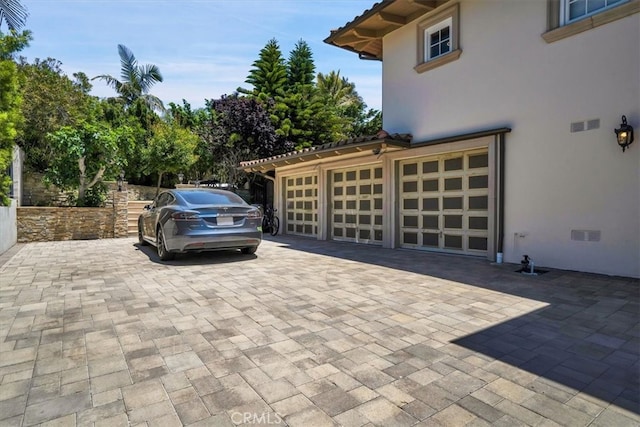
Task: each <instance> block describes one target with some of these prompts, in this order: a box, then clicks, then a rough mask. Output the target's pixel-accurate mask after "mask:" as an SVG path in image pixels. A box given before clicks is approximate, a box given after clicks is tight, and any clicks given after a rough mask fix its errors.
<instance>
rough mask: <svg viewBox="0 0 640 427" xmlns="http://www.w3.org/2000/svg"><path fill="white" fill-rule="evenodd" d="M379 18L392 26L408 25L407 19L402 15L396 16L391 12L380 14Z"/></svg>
mask: <svg viewBox="0 0 640 427" xmlns="http://www.w3.org/2000/svg"><path fill="white" fill-rule="evenodd" d="M378 18H379V19H380V20H381V21H384V22H386V23H387V24H390V25H395V26H398V27H401V26H403V25H405V24H406V23H407V18H406V17H404V16H400V15H394V14H392V13H389V12H378Z"/></svg>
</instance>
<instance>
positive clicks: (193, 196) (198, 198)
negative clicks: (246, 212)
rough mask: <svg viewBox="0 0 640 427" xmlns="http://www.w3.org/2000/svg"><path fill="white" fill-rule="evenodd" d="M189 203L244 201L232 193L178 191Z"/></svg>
mask: <svg viewBox="0 0 640 427" xmlns="http://www.w3.org/2000/svg"><path fill="white" fill-rule="evenodd" d="M180 195H181V196H182V198H183V199H184V200H185V201H186V202H187V203H189V204H190V205H244V204H246V202H245V201H244V200H243V199H242V198H241V197H240V196H238V195H236V194H234V193H218V192H215V193H214V192H209V191H186V192H182V193H180Z"/></svg>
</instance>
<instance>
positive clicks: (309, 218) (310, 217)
mask: <svg viewBox="0 0 640 427" xmlns="http://www.w3.org/2000/svg"><path fill="white" fill-rule="evenodd" d="M304 220H305V221H307V222H312V221H313V214H310V213H306V214H304Z"/></svg>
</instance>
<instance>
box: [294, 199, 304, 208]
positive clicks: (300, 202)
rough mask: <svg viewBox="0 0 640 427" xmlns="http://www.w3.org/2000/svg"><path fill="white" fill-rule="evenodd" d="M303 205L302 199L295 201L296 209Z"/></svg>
mask: <svg viewBox="0 0 640 427" xmlns="http://www.w3.org/2000/svg"><path fill="white" fill-rule="evenodd" d="M303 207H304V202H303V201H296V209H302V208H303Z"/></svg>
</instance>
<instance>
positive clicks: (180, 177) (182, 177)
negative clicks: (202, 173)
mask: <svg viewBox="0 0 640 427" xmlns="http://www.w3.org/2000/svg"><path fill="white" fill-rule="evenodd" d="M178 179H179V180H180V184H182V180H183V179H184V174H183V173H182V172H180V173H179V174H178Z"/></svg>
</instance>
